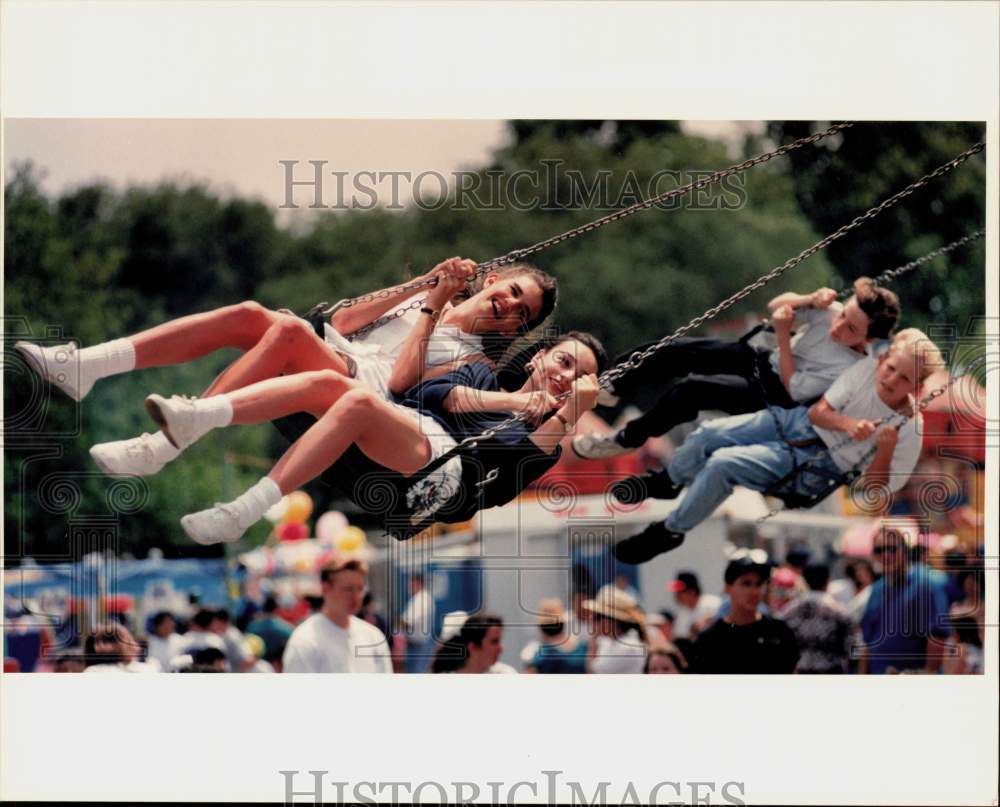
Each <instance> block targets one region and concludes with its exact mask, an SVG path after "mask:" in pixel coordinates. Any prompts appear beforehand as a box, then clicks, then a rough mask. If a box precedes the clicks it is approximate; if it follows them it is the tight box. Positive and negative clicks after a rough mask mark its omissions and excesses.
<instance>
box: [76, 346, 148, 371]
mask: <svg viewBox="0 0 1000 807" xmlns="http://www.w3.org/2000/svg"><path fill="white" fill-rule="evenodd" d="M77 356H78V357H79V359H80V370H81V371H82V372H86V373H87V374H88V375H90V376H91V377H92V378H95V379H96V378H106V377H107V376H109V375H117V374H118V373H127V372H129V370H134V369H135V347H133V345H132V341H131V340H130V339H114V340H112V341H110V342H101V344H99V345H94V346H93V347H85V348H83V349H82V350H79V351H77Z"/></svg>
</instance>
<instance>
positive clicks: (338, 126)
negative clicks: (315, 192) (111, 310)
mask: <svg viewBox="0 0 1000 807" xmlns="http://www.w3.org/2000/svg"><path fill="white" fill-rule="evenodd" d="M684 126H685V129H686V130H688V131H693V132H698V133H703V134H705V135H708V136H713V137H720V138H723V139H726V140H728V141H729V142H730V143H736V142H738V141H739V139H740V138H741V137H742V133H743V132H744V131H745V130H746V128H747V127H748V126H753V124H746V123H738V122H732V121H692V122H688V123H685V124H684ZM506 138H507V133H506V128H505V126H504V122H503V121H499V120H447V121H429V120H226V119H216V120H204V119H178V120H169V119H168V120H162V119H20V120H18V119H14V120H10V119H8V120H7V121H6V122H5V145H4V163H5V165H6V166H7V168H8V170H9V169H10V166H11V165H12V164H13V162H15V161H23V160H32V161H33V162H34V163H35V164H36V165H37V166H39V167H40V168H41V169H43V170H44V172H45V181H44V187H45V189H46V190H47V191H48V192H50V193H60V192H62V191H64V190H66V189H67V188H72V187H76V186H79V185H81V184H84V183H87V182H91V181H94V180H105V181H109V182H111V183H112V184H113V185H115V186H117V187H123V186H125V185H129V184H135V183H142V184H146V183H152V182H157V181H160V180H163V179H168V178H174V179H179V180H198V181H203V182H207V183H209V185H210V186H212V187H213V188H214V189H215V190H217V191H219V192H222V193H236V194H240V195H243V196H254V197H257V198H260V199H261V200H263V201H264V202H265V203H266V204H268V205H269V206H271V207H274V208H278V207H279V206H280V205H282V204H283V203H284V202H285V196H286V186H285V172H286V168H285V167H284V166H282V165H281V164H280V163H279V160H298V161H299V165H298V166H296V167H295V168H294V169H293V170H294V171H295V174H294V178H295V179H310V178H312V177H313V175H314V174H313V171H314V169H313V167H312V166H310V165H309V164H308V161H309V160H326V161H327V165H325V166H324V167H323V168H324V170H325V171H326V172H328V173H327V175H326V176H327V179H326V180H324V181H325V183H326V185H325V188H324V195H325V196H326V197H329V195H330V192H331V188H333V190H334V191H335V186H334V185H333V182H334V181H335V180H332V179H331V178H330V175H329V172H332V171H344V172H347V174H348V179H347V180H346V181H347V182H348V183H350V182H351V181H352V179H351V178H352V177H353V176H356V175H357V174H358V173H359V172H361V171H376V172H390V171H405V172H410V176H411V177H412V178H413V180H415V178H416V176H417V175H418V174H420V173H421V172H425V171H431V172H437V173H440V174H442V175H444V176H445V177H446V178H448V177H450V176H451V174H452V173H453V172H454V171H458V170H462V169H469V168H475V167H478V166H481V165H482V164H483V163H484V162H485V161H486V160H487V159H488V157H489V155H490V153H491V152H492V151H493V150H494V149H496V148H497V147H498V146H500V145H502V144H503V143H504V142H505V141H506ZM413 180H406V179H401V180H397V191H398V192H397V194H396V198H397V199H398V201H399V203H400V204H407V203H408V202H410V201H411V199H412V192H413V187H414V182H413ZM391 182H392V180H391V179H384V180H383V182H382V183H380V184H379V183H374V182H373V181H372V184H379V190H380V195H379V200H380V202H381V203H385V204H388V203H391V201H392V193H391V190H390V183H391ZM439 184H440V183H438V182H437V181H436V179H432V178H430V177H427V178H425V179H424V180H423V181H422V182H420V183H418V190H419V192H422V193H426V194H429V195H433V194H434V193H435V192H436V190H437V188H438V187H439ZM334 195H335V194H334ZM292 200H293V202H294V203H296V204H299V205H301V206H302V207H303V208H305V207H306V206H307V205H309V204H310V203H312V201H313V197H312V191H311V190H310V189H309V188H295V189H294V190H293V199H292ZM325 201H327V203H330V201H331V200H330V199H329V198H326V199H325ZM285 215H286V216H287V215H291V211H286V214H285Z"/></svg>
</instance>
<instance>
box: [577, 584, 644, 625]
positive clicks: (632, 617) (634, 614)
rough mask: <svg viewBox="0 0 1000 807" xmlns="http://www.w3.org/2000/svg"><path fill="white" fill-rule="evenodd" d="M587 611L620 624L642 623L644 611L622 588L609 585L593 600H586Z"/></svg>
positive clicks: (584, 605) (584, 603)
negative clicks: (615, 620)
mask: <svg viewBox="0 0 1000 807" xmlns="http://www.w3.org/2000/svg"><path fill="white" fill-rule="evenodd" d="M583 607H584V608H585V609H586V610H587V611H591V612H592V613H595V614H599V615H601V616H606V617H610V618H611V619H617V620H618V621H620V622H641V621H642V611H641V610H640V609H639V605H638V603H636V601H635V598H634V597H632V596H631V595H629V594H628V593H627V592H625V591H622V590H621V589H620V588H618V587H616V586H614V585H611V584H608V585H606V586H604V587H603V588H602V589H601V590H600V591H598V592H597V596H596V597H594V599H592V600H584V601H583Z"/></svg>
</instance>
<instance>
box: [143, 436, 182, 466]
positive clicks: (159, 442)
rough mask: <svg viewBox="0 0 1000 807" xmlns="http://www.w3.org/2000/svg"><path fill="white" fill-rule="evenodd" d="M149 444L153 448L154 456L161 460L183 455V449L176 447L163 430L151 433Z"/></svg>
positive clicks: (170, 459)
mask: <svg viewBox="0 0 1000 807" xmlns="http://www.w3.org/2000/svg"><path fill="white" fill-rule="evenodd" d="M149 446H150V448H152V449H153V456H154V457H156V459H157V460H158V461H160V462H170V461H172V460H175V459H177V458H178V457H179V456H180V455H181V450H180V449H179V448H175V447H174V444H173V443H171V442H170V441H169V440H168V439H167V435H165V434H164V433H163V432H156V434H151V435H149Z"/></svg>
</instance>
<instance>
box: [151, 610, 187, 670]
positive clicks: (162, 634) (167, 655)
mask: <svg viewBox="0 0 1000 807" xmlns="http://www.w3.org/2000/svg"><path fill="white" fill-rule="evenodd" d="M151 627H152V632H151V633H150V634H149V637H148V638H147V640H146V648H147V649H146V656H147V658H149V659H154V660H156V661H158V662H159V663H160V668H161V669H163V670H169V669H170V660H171V659H172V658H173V657H174V656H178V655H180V654H181V653H182V652H184V637H183V636H181V635H180V634H179V633H177V631H176V628H177V623H176V622H175V621H174V617H173V615H172V614H171V613H170V612H169V611H160V612H159V613H158V614H156V615H155V616H154V617H153V622H152V626H151Z"/></svg>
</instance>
